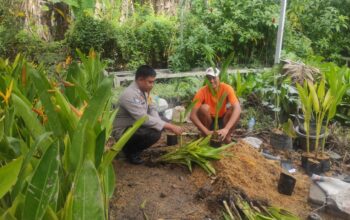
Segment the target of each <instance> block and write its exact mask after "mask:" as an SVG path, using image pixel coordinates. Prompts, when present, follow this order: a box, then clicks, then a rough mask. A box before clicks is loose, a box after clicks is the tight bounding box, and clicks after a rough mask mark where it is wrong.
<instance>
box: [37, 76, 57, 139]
mask: <svg viewBox="0 0 350 220" xmlns="http://www.w3.org/2000/svg"><path fill="white" fill-rule="evenodd" d="M32 76H33V80H34V84H35V87H36V89H37V92H38V95H39V97H40V100H41V102H42V104H43V106H44V108H45V113H46V114H47V116H48V124H49V126H50V129H51V130H52V131H53V132H54V134H55V135H56V136H58V137H61V138H63V136H64V130H63V128H62V124H61V120H60V118H59V115H58V113H57V112H56V106H55V104H54V103H53V102H54V101H55V96H54V94H52V93H50V91H53V93H55V92H54V90H53V88H52V86H51V85H50V83H49V81H48V79H47V76H46V75H45V73H44V72H43V70H42V69H39V70H38V71H33V72H32Z"/></svg>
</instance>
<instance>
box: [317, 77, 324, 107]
mask: <svg viewBox="0 0 350 220" xmlns="http://www.w3.org/2000/svg"><path fill="white" fill-rule="evenodd" d="M324 96H325V81H324V79H322V80H321V82H320V84H319V86H318V88H317V97H318V100H320V102H323V99H324Z"/></svg>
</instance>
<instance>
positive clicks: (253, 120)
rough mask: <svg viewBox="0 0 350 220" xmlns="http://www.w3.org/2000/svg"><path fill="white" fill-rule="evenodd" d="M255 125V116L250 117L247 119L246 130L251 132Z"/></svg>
mask: <svg viewBox="0 0 350 220" xmlns="http://www.w3.org/2000/svg"><path fill="white" fill-rule="evenodd" d="M254 125H255V118H254V117H252V118H250V119H249V121H248V132H252V131H253V128H254Z"/></svg>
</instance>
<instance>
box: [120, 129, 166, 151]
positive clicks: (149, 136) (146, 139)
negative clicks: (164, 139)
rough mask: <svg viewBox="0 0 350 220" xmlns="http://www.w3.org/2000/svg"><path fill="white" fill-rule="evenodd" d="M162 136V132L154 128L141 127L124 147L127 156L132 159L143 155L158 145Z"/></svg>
mask: <svg viewBox="0 0 350 220" xmlns="http://www.w3.org/2000/svg"><path fill="white" fill-rule="evenodd" d="M160 136H161V131H157V130H156V129H153V128H146V127H140V128H139V129H137V131H136V132H135V134H134V135H133V136H132V137H131V138H130V139H129V141H128V142H126V144H125V145H124V147H123V152H124V153H125V156H127V157H130V156H132V155H136V154H139V153H141V152H142V151H143V150H145V149H147V148H149V147H150V146H152V145H153V144H154V143H156V142H157V141H158V140H159V139H160Z"/></svg>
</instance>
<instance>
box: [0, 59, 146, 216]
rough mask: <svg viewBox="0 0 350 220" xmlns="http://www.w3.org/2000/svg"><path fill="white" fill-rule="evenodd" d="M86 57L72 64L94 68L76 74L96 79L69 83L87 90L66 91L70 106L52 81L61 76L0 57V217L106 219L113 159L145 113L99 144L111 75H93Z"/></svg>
mask: <svg viewBox="0 0 350 220" xmlns="http://www.w3.org/2000/svg"><path fill="white" fill-rule="evenodd" d="M92 58H93V57H91V60H90V61H89V59H86V60H83V64H82V67H80V66H77V69H76V70H78V71H79V68H84V69H85V68H87V69H90V70H92V71H87V70H86V69H85V71H84V72H80V73H81V74H86V75H85V76H84V77H83V78H84V79H91V80H94V79H95V82H93V81H87V83H85V82H86V81H84V80H81V81H79V80H78V79H76V80H75V81H74V84H73V86H74V87H77V90H78V89H80V90H82V91H85V93H86V96H84V97H83V98H80V97H79V96H75V97H74V96H71V100H72V101H75V103H74V105H73V104H72V102H70V99H69V98H68V97H67V96H69V94H68V95H67V94H66V92H67V90H62V89H61V88H59V87H58V85H60V83H61V82H56V81H55V79H53V78H50V77H49V76H48V74H46V72H45V70H44V68H43V67H42V66H39V67H34V66H32V65H31V64H29V63H26V62H19V60H21V58H18V59H16V60H15V63H12V64H10V63H9V62H4V61H3V60H0V64H1V65H0V71H1V75H0V91H1V92H2V93H3V96H2V99H4V100H6V101H4V102H2V103H0V107H1V111H0V116H1V117H0V145H1V150H0V160H1V161H0V162H1V164H6V163H7V165H5V166H3V167H1V168H0V176H3V175H5V174H6V173H11V175H9V176H8V177H6V178H2V177H1V178H0V179H1V180H3V179H4V180H6V181H3V183H4V184H3V185H4V188H3V190H1V191H0V195H1V197H0V218H1V219H43V218H45V219H48V218H49V219H91V218H94V219H108V207H109V204H108V201H109V199H110V198H111V196H112V195H113V190H114V183H115V176H114V170H113V166H112V163H111V162H112V160H113V158H114V157H115V155H116V154H117V153H118V152H119V151H120V150H121V148H122V147H123V146H124V144H125V143H126V142H127V141H128V139H129V138H130V137H131V136H132V135H133V133H134V132H135V131H136V130H137V129H138V128H139V127H140V126H141V125H142V124H143V122H144V121H145V120H146V119H147V118H146V117H142V118H140V119H139V120H138V121H137V122H136V123H135V124H134V126H132V127H131V128H130V129H129V130H128V131H126V132H125V134H124V135H123V136H122V137H121V138H120V139H119V140H118V142H117V143H115V144H114V145H113V146H112V147H111V148H109V149H107V150H106V149H105V143H106V142H107V139H108V137H109V136H110V134H111V131H112V125H113V119H114V116H115V111H112V110H111V96H112V94H111V87H112V79H111V78H107V77H101V78H98V77H96V76H101V75H99V74H102V73H101V71H102V69H101V68H100V66H99V65H98V64H99V63H98V62H97V61H96V60H93V59H92ZM96 62H97V64H96ZM99 62H100V61H99ZM86 64H91V65H90V66H89V65H86ZM84 66H85V67H84ZM13 67H16V68H13ZM18 69H19V70H22V71H17V70H18ZM70 71H73V70H70ZM95 73H98V74H97V75H96V74H95ZM73 75H74V74H73ZM18 76H19V77H18ZM94 77H95V78H94ZM27 79H30V81H26V80H27ZM71 79H73V78H71ZM29 85H31V86H33V87H32V88H33V91H31V92H30V93H28V91H27V88H26V87H27V86H29ZM70 86H72V85H70ZM84 102H85V104H84ZM14 109H15V110H14ZM44 119H45V120H44ZM5 125H6V126H7V129H6V130H7V131H5V129H4V128H5ZM15 158H17V159H16V160H13V159H15ZM87 186H89V187H88V188H87ZM81 198H84V199H81Z"/></svg>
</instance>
